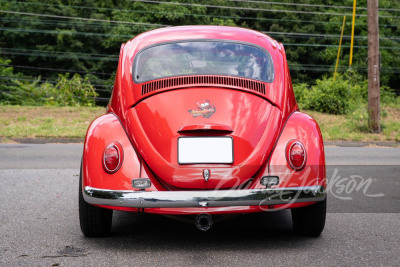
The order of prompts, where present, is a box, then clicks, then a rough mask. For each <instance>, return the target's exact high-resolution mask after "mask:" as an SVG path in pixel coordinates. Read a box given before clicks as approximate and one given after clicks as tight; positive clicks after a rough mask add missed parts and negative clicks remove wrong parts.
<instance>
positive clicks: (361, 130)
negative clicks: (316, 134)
mask: <svg viewBox="0 0 400 267" xmlns="http://www.w3.org/2000/svg"><path fill="white" fill-rule="evenodd" d="M305 112H306V113H307V114H309V115H311V116H312V117H313V118H314V119H315V120H316V121H317V122H318V124H319V126H320V128H321V132H322V136H323V138H324V140H325V141H337V140H343V141H363V142H382V141H391V142H400V108H399V107H393V106H382V107H381V130H382V131H381V132H380V133H371V132H369V130H368V113H367V108H366V107H364V106H363V107H359V108H358V109H356V110H355V111H354V112H352V113H351V114H348V115H330V114H324V113H320V112H315V111H305Z"/></svg>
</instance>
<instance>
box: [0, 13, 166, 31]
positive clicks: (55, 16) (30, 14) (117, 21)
mask: <svg viewBox="0 0 400 267" xmlns="http://www.w3.org/2000/svg"><path fill="white" fill-rule="evenodd" d="M0 13H8V14H18V15H25V16H38V17H47V18H61V19H74V20H84V21H97V22H111V23H123V24H132V25H148V26H159V27H166V26H171V25H163V24H152V23H142V22H131V21H121V20H107V19H93V18H82V17H68V16H58V15H48V14H38V13H30V12H19V11H9V10H0Z"/></svg>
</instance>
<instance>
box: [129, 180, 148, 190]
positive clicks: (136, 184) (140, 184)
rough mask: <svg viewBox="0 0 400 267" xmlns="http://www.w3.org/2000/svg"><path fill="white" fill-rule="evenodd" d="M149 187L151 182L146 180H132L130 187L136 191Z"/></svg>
mask: <svg viewBox="0 0 400 267" xmlns="http://www.w3.org/2000/svg"><path fill="white" fill-rule="evenodd" d="M150 186H151V181H150V179H148V178H139V179H133V180H132V187H133V188H138V189H146V188H149V187H150Z"/></svg>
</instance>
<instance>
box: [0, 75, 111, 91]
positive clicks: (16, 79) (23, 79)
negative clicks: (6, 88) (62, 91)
mask: <svg viewBox="0 0 400 267" xmlns="http://www.w3.org/2000/svg"><path fill="white" fill-rule="evenodd" d="M0 80H11V81H26V82H38V83H50V84H57V83H58V81H57V80H42V79H28V78H16V77H12V76H0ZM91 85H92V86H94V87H106V88H109V87H110V86H109V85H102V84H91ZM95 89H96V91H99V92H111V89H98V88H95Z"/></svg>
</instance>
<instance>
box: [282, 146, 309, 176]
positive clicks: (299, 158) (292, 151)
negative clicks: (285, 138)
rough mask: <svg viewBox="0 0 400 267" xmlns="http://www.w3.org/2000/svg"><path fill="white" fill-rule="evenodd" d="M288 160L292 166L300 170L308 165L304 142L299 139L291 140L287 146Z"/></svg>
mask: <svg viewBox="0 0 400 267" xmlns="http://www.w3.org/2000/svg"><path fill="white" fill-rule="evenodd" d="M286 160H287V162H288V163H289V165H290V167H292V169H294V170H296V171H300V170H302V169H303V168H304V166H305V165H306V150H305V149H304V146H303V144H302V143H301V142H300V141H297V140H291V141H290V142H289V143H288V144H287V146H286Z"/></svg>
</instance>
